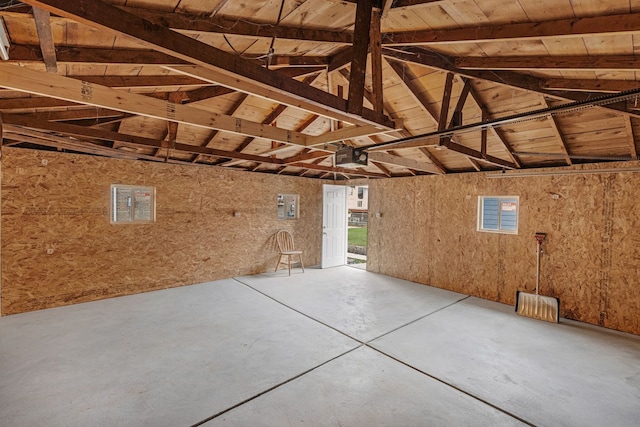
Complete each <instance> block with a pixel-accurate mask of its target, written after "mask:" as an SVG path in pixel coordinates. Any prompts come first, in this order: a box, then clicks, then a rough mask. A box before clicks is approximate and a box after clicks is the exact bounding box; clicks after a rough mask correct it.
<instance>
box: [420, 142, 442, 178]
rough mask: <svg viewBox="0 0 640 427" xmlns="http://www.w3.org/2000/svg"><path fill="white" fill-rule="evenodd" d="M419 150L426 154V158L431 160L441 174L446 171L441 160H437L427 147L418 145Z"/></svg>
mask: <svg viewBox="0 0 640 427" xmlns="http://www.w3.org/2000/svg"><path fill="white" fill-rule="evenodd" d="M419 150H420V152H421V153H422V154H424V155H425V156H427V158H428V159H429V160H430V161H431V163H433V166H434V167H435V168H436V169H437V170H438V171H440V173H441V174H445V173H447V168H446V167H445V166H444V165H443V164H442V162H440V160H438V158H437V157H436V156H435V155H434V154H433V153H432V152H431V151H429V149H428V148H426V147H420V148H419Z"/></svg>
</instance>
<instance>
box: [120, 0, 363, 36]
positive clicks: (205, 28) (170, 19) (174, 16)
mask: <svg viewBox="0 0 640 427" xmlns="http://www.w3.org/2000/svg"><path fill="white" fill-rule="evenodd" d="M119 8H120V9H122V10H125V11H127V12H129V13H132V14H134V15H136V16H138V17H140V18H143V19H145V20H147V21H149V22H153V23H154V24H156V25H161V26H163V27H167V28H171V29H173V30H180V31H188V32H190V33H219V34H225V35H229V34H232V35H239V36H247V37H254V38H255V37H263V38H272V37H275V38H277V39H286V40H302V41H310V42H319V43H336V44H349V45H350V44H352V43H353V34H352V33H349V32H346V31H330V30H320V29H314V28H303V27H292V26H288V25H283V24H278V25H265V23H264V22H252V21H250V20H248V19H237V18H227V17H224V16H219V15H218V16H214V17H207V16H202V15H195V14H189V13H184V12H161V11H157V10H149V9H141V8H135V7H126V6H119Z"/></svg>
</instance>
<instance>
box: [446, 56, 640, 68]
mask: <svg viewBox="0 0 640 427" xmlns="http://www.w3.org/2000/svg"><path fill="white" fill-rule="evenodd" d="M455 66H456V67H457V68H459V69H464V70H553V71H570V70H580V71H620V70H633V71H635V70H637V69H639V68H640V58H638V57H636V56H634V55H602V56H596V55H590V56H493V57H484V56H483V57H480V56H467V57H464V58H455Z"/></svg>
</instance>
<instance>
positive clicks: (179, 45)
mask: <svg viewBox="0 0 640 427" xmlns="http://www.w3.org/2000/svg"><path fill="white" fill-rule="evenodd" d="M25 3H27V4H30V5H32V6H36V7H42V8H44V9H47V10H49V11H50V12H53V13H56V14H58V15H60V16H64V17H67V18H71V19H74V20H77V21H78V22H81V23H84V24H87V25H90V26H92V27H95V28H99V29H102V30H106V31H109V32H110V33H112V34H121V35H124V36H127V37H128V38H131V39H134V40H136V41H138V42H140V43H142V44H144V45H146V46H149V47H151V48H153V49H155V50H157V51H159V52H162V53H165V54H168V55H172V56H175V57H177V58H179V59H182V60H184V61H187V62H191V63H193V64H196V65H197V67H198V68H202V69H203V70H205V71H207V72H209V73H213V75H215V76H216V78H215V79H213V81H217V82H219V83H221V84H223V85H224V86H228V87H232V88H234V89H237V90H239V91H242V92H247V93H251V94H255V95H258V96H264V97H266V98H269V99H273V100H274V101H277V102H279V103H282V104H287V105H295V106H296V107H298V108H302V109H305V110H307V111H311V112H315V113H318V114H321V115H326V116H328V117H334V118H340V119H341V120H344V121H347V122H350V123H353V124H361V125H362V124H378V125H381V126H388V127H393V125H392V124H391V123H390V121H389V120H388V119H387V118H383V117H380V116H379V115H378V114H376V113H375V112H373V111H371V110H364V109H363V110H362V114H361V115H360V114H353V113H348V112H347V111H348V110H347V105H346V102H345V101H344V100H342V99H338V97H336V96H334V95H331V94H329V93H326V92H324V91H321V90H319V89H316V88H313V87H311V86H308V85H305V84H303V83H300V82H298V81H297V80H294V79H290V78H287V77H284V76H282V75H279V74H277V73H275V72H274V71H271V70H266V69H264V68H262V67H261V66H259V65H258V64H255V63H253V62H251V61H248V60H245V59H243V58H240V57H239V56H236V55H233V54H230V53H227V52H225V51H222V50H220V49H217V48H215V47H213V46H210V45H207V44H205V43H202V42H199V41H197V40H195V39H193V38H190V37H188V36H185V35H183V34H180V33H176V32H174V31H172V30H170V29H168V28H166V27H163V26H159V25H155V24H152V23H150V22H149V21H146V20H144V19H141V18H139V17H137V16H135V15H133V14H131V13H128V12H126V11H123V10H121V9H118V8H117V7H115V6H111V5H109V4H106V3H103V2H101V1H97V0H93V1H91V0H75V1H73V2H69V1H67V0H25ZM210 77H211V76H210ZM207 80H210V81H211V78H208V79H207Z"/></svg>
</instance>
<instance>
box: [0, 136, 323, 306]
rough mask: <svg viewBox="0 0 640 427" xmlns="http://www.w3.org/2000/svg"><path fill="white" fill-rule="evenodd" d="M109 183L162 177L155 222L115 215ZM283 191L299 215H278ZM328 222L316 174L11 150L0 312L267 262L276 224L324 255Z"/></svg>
mask: <svg viewBox="0 0 640 427" xmlns="http://www.w3.org/2000/svg"><path fill="white" fill-rule="evenodd" d="M111 184H132V185H149V186H155V187H156V191H157V211H156V212H157V222H156V223H154V224H148V225H147V224H145V225H112V224H110V222H109V203H110V199H109V189H110V185H111ZM278 193H294V194H299V195H300V217H301V218H300V219H299V220H294V221H278V220H277V211H276V196H277V194H278ZM235 211H238V212H240V216H239V217H234V215H233V213H234V212H235ZM321 228H322V184H321V182H320V181H319V180H312V179H306V178H297V177H286V176H275V175H267V174H257V173H246V172H236V171H231V170H225V169H222V168H215V167H190V166H179V165H171V164H162V163H146V162H138V161H136V162H134V161H126V160H115V159H105V158H98V157H91V156H81V155H72V154H62V153H55V152H44V151H32V150H24V149H12V148H5V149H3V157H2V314H3V315H7V314H13V313H20V312H24V311H30V310H37V309H42V308H48V307H55V306H60V305H65V304H72V303H78V302H84V301H92V300H96V299H101V298H108V297H114V296H119V295H127V294H133V293H138V292H145V291H151V290H155V289H163V288H169V287H174V286H181V285H188V284H194V283H201V282H205V281H210V280H215V279H221V278H228V277H232V276H238V275H243V274H253V273H259V272H264V271H267V270H270V269H273V268H274V267H275V262H276V260H277V256H276V251H275V242H274V239H273V235H274V233H275V232H276V231H277V230H279V229H287V230H289V231H291V232H292V233H293V235H294V238H295V239H296V243H297V245H298V246H300V247H301V248H302V249H303V250H304V261H305V264H307V265H314V264H318V263H319V262H320V251H321ZM47 249H52V250H53V253H52V254H47ZM285 274H286V273H285Z"/></svg>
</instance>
